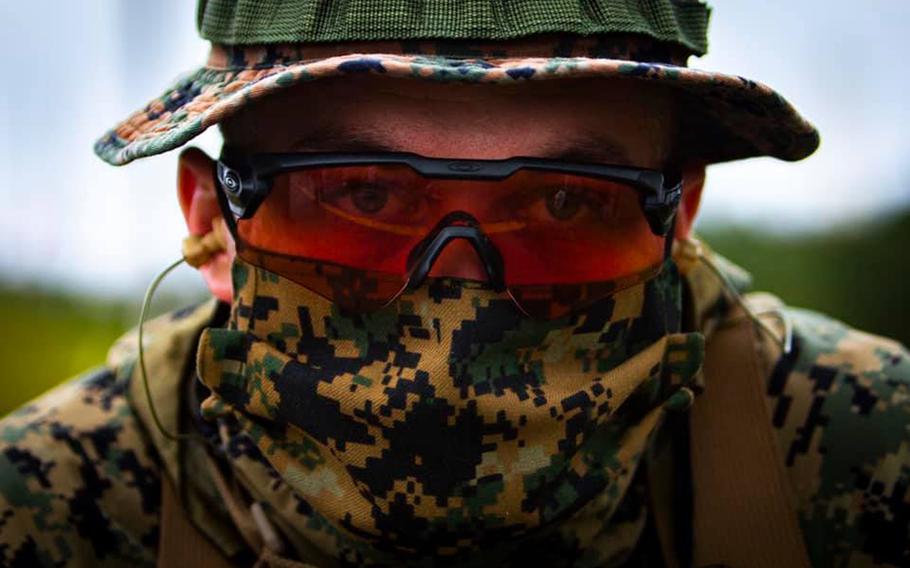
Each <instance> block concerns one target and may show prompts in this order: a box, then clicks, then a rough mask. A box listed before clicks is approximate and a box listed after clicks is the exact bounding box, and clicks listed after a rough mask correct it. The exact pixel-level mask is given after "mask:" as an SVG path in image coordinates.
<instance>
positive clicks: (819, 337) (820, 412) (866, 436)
mask: <svg viewBox="0 0 910 568" xmlns="http://www.w3.org/2000/svg"><path fill="white" fill-rule="evenodd" d="M711 278H712V275H711V274H710V273H709V272H708V271H707V270H706V269H704V268H703V267H700V266H698V265H696V266H693V267H688V269H687V270H686V271H685V279H686V281H687V283H688V284H689V288H690V289H691V291H692V292H693V293H694V294H693V296H692V297H691V298H690V300H691V302H689V303H691V305H690V306H687V311H688V312H690V313H691V314H699V315H700V317H698V318H697V320H698V321H699V325H700V327H701V328H702V329H705V330H709V329H711V328H712V327H713V324H716V322H717V321H719V320H720V319H721V318H722V317H723V314H724V312H725V308H724V306H728V305H729V300H728V299H727V298H726V297H725V296H724V295H722V294H719V293H715V292H716V291H717V290H718V288H717V287H716V286H712V285H710V282H711V281H712V280H711ZM714 282H715V283H716V280H714ZM696 283H701V286H700V287H699V286H697V285H696ZM703 292H704V293H703ZM749 301H750V304H751V305H752V306H753V308H754V309H756V310H758V311H762V312H763V313H764V314H765V315H764V316H763V318H765V319H767V321H768V322H778V321H779V318H778V317H777V316H775V315H773V312H772V311H771V308H774V309H777V308H781V306H780V304H779V303H777V302H776V301H771V300H769V299H768V298H766V297H758V296H750V297H749ZM769 306H770V308H769ZM784 313H785V314H786V315H787V316H788V317H789V318H790V319H791V321H792V323H793V331H794V349H793V351H792V352H791V353H790V354H789V355H786V356H782V355H781V354H780V351H779V349H778V347H777V346H776V344H775V343H773V342H772V341H770V340H769V339H768V338H765V339H764V340H763V341H762V343H761V345H758V346H757V349H758V350H759V354H760V355H761V356H762V358H763V360H764V361H765V362H766V364H767V369H768V376H769V378H768V399H767V400H768V404H769V408H770V409H771V411H772V416H773V426H774V428H775V429H776V432H777V434H778V440H779V442H780V448H781V450H782V454H783V455H784V456H785V458H786V460H787V466H788V472H789V474H790V478H791V480H792V489H793V494H794V498H795V500H796V501H795V502H796V504H797V510H798V514H799V517H800V522H801V524H802V527H803V530H804V536H805V539H806V543H807V546H808V549H809V552H810V556H811V558H812V561H813V564H814V565H815V566H866V565H872V563H873V562H877V563H878V564H876V565H884V566H902V565H907V554H908V534H907V533H908V517H907V505H906V500H907V496H906V488H907V485H908V476H910V451H908V446H907V444H908V440H907V436H908V426H910V417H908V412H910V406H908V397H907V388H908V381H910V367H908V366H910V363H908V353H907V351H906V349H905V348H904V347H902V346H900V345H898V344H896V343H893V342H891V341H888V340H884V339H881V338H878V337H874V336H870V335H867V334H863V333H859V332H856V331H854V330H850V329H849V328H847V327H846V326H844V325H843V324H840V323H838V322H834V321H832V320H830V319H827V318H824V317H822V316H819V315H816V314H811V313H808V312H803V311H799V310H791V309H784ZM213 317H214V316H213V303H209V304H207V305H204V306H200V307H198V308H196V309H193V310H186V311H183V312H179V313H176V314H169V315H166V316H163V317H162V318H159V319H158V320H156V321H154V322H150V324H148V328H147V333H148V337H149V343H148V350H147V356H148V357H149V359H148V363H149V367H150V373H151V378H152V387H153V392H152V396H153V398H154V399H155V400H156V401H157V402H158V408H159V412H160V413H161V414H162V417H163V420H164V422H165V425H166V426H167V427H168V428H170V429H171V430H177V429H178V428H182V429H187V428H189V427H190V426H189V424H191V420H189V419H188V418H187V417H184V419H183V420H182V421H181V420H179V419H178V418H179V417H178V410H179V408H180V406H179V403H178V401H180V400H182V401H187V400H188V396H189V395H184V390H183V389H181V388H180V386H179V385H180V383H181V377H184V376H186V374H185V371H186V370H187V369H188V368H189V369H192V365H191V364H189V365H188V363H187V362H188V360H190V359H191V358H192V353H193V350H194V346H195V345H196V343H197V342H198V337H199V334H200V333H201V332H202V330H203V328H205V327H206V326H208V325H210V324H211V323H212V322H213V321H214V322H215V323H216V324H217V323H218V322H219V321H223V319H221V318H220V317H215V319H214V320H213ZM418 334H420V332H418ZM276 339H278V338H276ZM708 341H710V335H709V336H708ZM349 348H350V349H352V350H354V349H357V344H356V342H351V343H350V345H349ZM668 360H669V359H668ZM360 388H361V387H360V386H358V389H360ZM707 388H710V378H709V382H708V385H707ZM141 394H142V393H141V385H140V384H139V380H138V375H137V374H136V371H135V335H132V336H130V337H128V338H126V339H124V340H123V341H122V342H121V343H118V346H117V347H115V349H114V350H113V352H112V357H111V360H110V362H109V368H108V369H107V370H104V371H101V372H98V373H95V374H92V375H89V376H87V377H84V378H81V379H79V380H77V381H74V382H71V383H67V384H65V385H63V386H61V387H59V388H58V389H56V390H55V391H52V392H51V393H49V394H47V395H45V396H44V397H42V398H41V399H39V400H38V401H36V402H35V403H32V404H30V405H28V406H26V407H24V408H23V409H21V410H19V411H18V412H16V413H14V414H12V415H10V416H8V417H6V418H5V419H4V420H3V421H2V422H0V565H4V566H6V565H11V566H35V565H42V566H54V565H65V564H67V562H69V564H71V565H108V566H119V565H124V564H127V563H129V564H134V565H137V566H141V565H152V564H153V563H154V557H155V549H156V545H157V535H158V531H159V527H158V514H159V507H160V504H159V499H160V485H159V483H160V479H161V476H162V475H163V474H166V475H168V476H169V477H171V478H172V479H174V480H175V481H176V483H177V484H178V487H179V492H180V493H182V494H184V495H185V496H186V502H187V505H188V507H189V509H190V513H191V517H192V518H193V519H194V520H196V522H197V523H198V524H199V525H200V527H201V529H202V530H203V531H204V532H206V533H207V534H209V535H210V536H211V538H212V539H213V541H214V542H216V543H217V544H218V545H219V546H220V547H222V549H223V550H225V552H226V553H227V554H228V555H229V556H231V557H233V558H235V559H242V558H244V552H243V551H244V548H245V545H244V544H243V541H242V539H241V538H240V536H239V535H238V534H237V533H236V531H234V530H233V529H232V528H231V527H232V525H231V522H230V520H229V518H228V515H227V512H226V511H225V509H224V506H223V504H222V503H220V500H219V499H218V497H217V495H216V494H214V493H213V490H212V489H211V486H212V482H211V479H210V477H209V476H208V475H207V474H206V469H205V468H204V467H198V464H196V463H195V462H194V460H196V459H197V458H196V457H194V453H193V452H192V451H188V449H189V448H191V447H192V445H188V444H180V445H178V444H175V443H172V442H168V441H167V440H165V439H164V438H163V437H162V436H161V435H160V434H159V433H157V432H156V431H155V430H154V427H153V426H152V425H151V422H150V419H149V414H148V407H147V404H146V403H145V400H144V398H143V397H142V396H141ZM265 400H268V398H266V399H265ZM695 404H697V399H696V402H695ZM216 406H217V405H216ZM208 410H209V412H211V411H213V410H215V409H213V408H209V409H208ZM216 413H217V412H216ZM222 420H223V421H224V423H225V424H226V426H227V427H225V428H221V431H222V432H221V435H223V436H224V438H223V439H222V440H221V441H218V440H217V438H218V434H217V433H213V432H215V431H206V430H204V429H203V430H202V434H203V435H204V436H206V437H208V438H209V439H210V440H213V446H214V447H215V448H217V449H218V450H219V451H223V452H224V454H223V455H224V456H226V459H227V460H228V461H229V462H230V464H231V466H232V470H233V471H234V472H235V473H236V474H237V475H238V479H239V480H240V481H241V483H242V484H243V485H244V486H246V487H248V488H255V489H256V490H257V492H256V497H257V498H259V499H262V500H263V501H264V502H265V505H266V510H267V511H268V513H269V516H270V518H272V520H273V521H274V523H275V525H276V526H277V527H279V529H280V530H281V531H282V532H283V533H284V534H285V536H286V538H287V539H288V541H289V542H290V544H291V549H292V550H294V551H298V552H299V553H301V554H302V555H304V554H305V555H306V559H308V560H309V561H310V562H312V563H314V564H315V565H318V566H332V565H337V564H338V562H337V561H334V560H333V559H332V558H331V557H330V556H327V555H325V554H323V553H322V552H320V551H322V550H332V549H335V548H336V547H337V548H340V546H339V543H342V542H348V543H355V544H352V546H351V548H350V549H348V551H347V553H346V554H347V556H345V557H346V558H347V559H348V560H356V559H366V558H367V557H369V558H372V559H374V560H376V561H379V562H381V561H382V559H383V558H384V557H383V555H382V553H379V552H377V551H375V550H374V549H373V548H372V547H371V548H369V549H367V548H361V547H360V545H358V544H356V543H358V542H363V541H362V540H358V539H352V538H350V536H349V535H348V532H347V531H346V529H344V528H341V529H339V528H338V527H337V526H336V525H335V524H334V523H333V522H332V519H330V518H328V517H326V516H322V515H321V514H320V513H318V512H316V511H315V510H313V508H312V504H311V503H310V501H309V500H307V499H306V498H305V497H304V496H303V495H301V494H298V492H297V491H295V490H294V488H292V486H291V484H290V483H289V482H288V481H286V480H285V479H284V478H283V477H282V476H281V475H280V474H278V472H277V471H276V470H275V469H274V468H273V467H272V465H271V463H270V461H269V460H268V459H266V456H264V455H263V453H262V451H261V450H260V449H259V446H257V444H256V443H255V441H254V439H253V438H251V437H250V436H246V435H240V434H239V433H238V432H237V429H238V428H239V426H240V425H239V423H238V422H236V421H234V420H233V419H232V418H231V417H230V416H226V417H225V418H224V419H222ZM608 423H609V421H608ZM262 424H263V425H264V426H265V425H267V424H268V421H265V420H264V421H263V422H262ZM178 446H179V447H180V448H182V451H180V452H178ZM325 482H326V480H325V479H317V480H313V482H312V485H315V486H318V485H319V484H320V483H321V484H323V487H325ZM296 483H297V484H298V486H299V484H300V480H296ZM305 484H306V482H304V485H305ZM615 489H618V485H615V484H614V485H609V486H608V490H607V491H604V492H602V493H601V494H600V495H599V497H598V499H597V500H595V501H594V502H592V505H591V506H590V507H589V508H586V509H583V510H582V511H580V512H579V513H576V515H577V518H581V519H584V520H583V521H582V522H581V523H578V524H575V525H573V524H571V523H565V524H563V525H562V526H561V527H560V528H561V529H562V530H558V531H555V532H554V533H551V534H547V535H534V538H530V539H528V540H526V541H524V543H523V544H525V545H527V546H520V547H518V548H519V550H518V551H517V552H516V553H515V556H512V557H511V558H509V560H511V561H512V562H513V564H515V565H517V564H522V563H523V564H529V563H531V564H538V563H540V562H547V561H550V560H552V561H554V562H555V561H557V560H558V561H560V562H562V563H563V564H573V563H574V565H585V564H589V565H594V564H597V563H600V564H601V565H607V566H610V565H620V564H621V559H622V558H625V557H626V555H627V554H628V547H629V546H630V544H629V543H633V542H634V541H635V539H636V538H637V536H636V535H638V534H639V531H640V527H641V525H642V523H643V522H644V520H643V518H644V517H645V515H646V507H645V502H646V495H645V494H644V491H645V485H644V484H643V483H641V482H640V480H638V479H636V476H635V475H633V476H632V480H631V482H630V483H629V484H628V489H627V490H626V492H625V495H624V496H621V498H620V499H619V504H618V505H615V509H614V505H611V506H607V507H604V508H603V509H599V510H601V511H607V512H609V511H611V510H612V511H613V513H612V516H609V515H602V514H601V515H598V514H597V513H592V515H591V516H590V517H587V518H585V517H584V515H583V514H582V513H585V512H592V511H594V510H598V505H596V504H597V503H598V502H599V500H601V499H603V500H604V501H607V502H610V503H616V501H617V495H615V494H611V491H612V490H615ZM404 493H406V494H407V488H406V487H405V490H404ZM592 518H593V519H595V520H596V522H591V519H592ZM304 521H305V522H304ZM289 522H290V523H293V524H294V526H293V527H291V526H289V525H288V523H289ZM298 522H300V523H302V524H299V525H298V524H296V523H298ZM585 530H588V531H593V532H599V533H600V542H603V543H613V544H614V545H615V546H616V549H613V550H610V549H608V548H607V547H604V548H603V549H601V550H598V551H597V552H596V553H595V552H592V550H591V549H587V550H586V549H584V548H583V547H582V546H581V542H582V540H584V539H586V538H590V534H586V533H585ZM573 534H574V535H575V539H576V540H575V545H576V547H577V548H575V549H574V551H573V552H571V553H569V554H566V548H565V547H566V546H567V545H568V544H569V543H570V540H569V539H570V538H571V537H569V535H573ZM557 552H558V553H560V554H562V556H559V557H554V556H555V555H556V553H557ZM548 553H551V554H553V555H554V556H548ZM246 554H247V556H246V558H247V559H249V553H246ZM358 555H361V556H358ZM600 555H602V556H600ZM501 559H502V558H501V557H499V556H497V555H496V554H491V555H490V556H489V560H490V561H491V562H493V563H496V562H498V561H499V560H501Z"/></svg>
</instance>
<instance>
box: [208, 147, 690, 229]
mask: <svg viewBox="0 0 910 568" xmlns="http://www.w3.org/2000/svg"><path fill="white" fill-rule="evenodd" d="M378 164H395V165H405V166H408V167H410V168H411V169H413V170H414V171H416V172H417V173H418V174H420V175H422V176H424V177H427V178H435V179H456V180H503V179H506V178H508V177H509V176H511V175H514V174H515V173H516V172H518V171H521V170H537V171H546V172H555V173H564V174H570V175H579V176H585V177H593V178H599V179H606V180H609V181H614V182H618V183H623V184H626V185H628V186H630V187H632V188H634V189H635V190H636V191H637V192H638V195H639V204H640V206H641V208H642V212H643V213H644V215H645V218H646V219H647V221H648V226H649V227H650V229H651V232H652V233H654V234H655V235H657V236H661V237H665V236H667V234H668V233H669V232H670V229H671V228H672V226H673V220H674V217H675V213H676V210H677V208H678V206H679V202H680V199H681V197H682V177H681V176H680V175H679V174H678V173H676V172H673V173H671V174H670V175H667V174H665V173H663V172H660V171H657V170H649V169H642V168H635V167H631V166H612V165H605V164H593V163H582V162H564V161H561V160H548V159H544V158H526V157H514V158H506V159H502V160H464V159H452V158H428V157H426V156H420V155H418V154H412V153H406V152H369V153H341V152H332V153H327V152H298V153H268V154H244V153H241V152H236V151H233V150H230V149H225V150H224V151H223V152H222V154H221V158H220V159H219V160H218V161H217V163H216V166H215V181H216V183H217V185H218V186H219V187H220V188H221V189H222V191H223V193H224V197H225V198H226V201H227V205H228V206H229V208H230V211H231V213H233V219H229V220H228V223H229V224H231V225H232V227H231V229H232V231H234V230H235V226H233V225H234V224H235V223H236V221H238V220H241V219H249V218H250V217H252V216H253V214H254V213H255V212H256V209H257V208H258V207H259V204H261V203H262V202H263V200H264V199H265V198H266V197H267V196H268V194H269V191H270V190H271V188H272V178H274V176H276V175H280V174H283V173H289V172H293V171H298V170H303V169H311V168H322V167H341V166H364V165H378Z"/></svg>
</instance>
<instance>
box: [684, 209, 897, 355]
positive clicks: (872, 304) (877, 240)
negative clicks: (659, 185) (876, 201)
mask: <svg viewBox="0 0 910 568" xmlns="http://www.w3.org/2000/svg"><path fill="white" fill-rule="evenodd" d="M700 234H701V237H702V239H704V240H705V241H706V242H707V243H708V244H709V245H711V247H712V248H713V249H714V250H715V251H717V252H719V253H720V254H722V255H724V256H726V257H727V258H729V259H730V260H732V261H734V262H736V263H737V264H739V265H740V266H742V267H743V268H745V269H747V270H748V271H749V272H750V273H751V274H752V277H753V279H754V280H753V286H752V289H753V290H765V291H768V292H772V293H774V294H776V295H777V296H779V297H780V298H782V299H783V300H784V301H785V302H786V303H787V304H788V305H791V306H798V307H801V308H808V309H812V310H815V311H818V312H822V313H825V314H827V315H829V316H832V317H835V318H837V319H839V320H841V321H843V322H846V323H847V324H849V325H850V326H852V327H855V328H857V329H861V330H863V331H867V332H870V333H875V334H877V335H884V336H887V337H891V338H893V339H897V340H899V341H900V342H902V343H903V344H904V345H910V285H908V283H910V262H908V259H910V254H908V252H907V247H908V246H910V210H907V211H903V212H901V213H899V214H896V215H893V216H891V217H887V218H883V219H877V220H876V221H875V222H867V223H861V224H856V225H854V226H849V227H839V228H837V229H834V230H831V231H827V232H823V233H815V234H808V235H801V236H799V235H798V236H794V235H784V234H780V235H774V234H766V233H759V232H755V231H753V230H746V229H742V228H714V229H710V230H702V231H700Z"/></svg>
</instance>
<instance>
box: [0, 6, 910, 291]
mask: <svg viewBox="0 0 910 568" xmlns="http://www.w3.org/2000/svg"><path fill="white" fill-rule="evenodd" d="M711 4H712V5H713V6H714V12H713V15H712V26H711V34H710V40H711V45H710V51H711V52H710V53H709V55H708V56H706V57H704V58H701V59H692V60H691V62H690V64H691V65H692V66H693V67H701V68H706V69H712V70H720V71H727V72H731V73H735V74H738V75H744V76H746V77H749V78H752V79H757V80H759V81H761V82H764V83H768V84H770V85H772V86H774V87H775V88H776V89H778V90H779V91H780V92H781V93H782V94H784V95H785V96H786V97H787V98H788V99H789V100H790V101H791V102H793V103H794V104H795V105H796V107H797V108H799V109H800V110H801V112H802V113H803V114H804V115H805V116H806V117H807V118H809V119H810V120H811V121H813V122H814V123H815V124H816V125H817V126H818V127H819V128H820V130H821V132H822V147H821V149H820V150H819V151H818V152H817V153H816V154H815V155H814V156H813V157H811V158H809V159H808V160H805V161H803V162H800V163H796V164H789V163H783V162H778V161H775V160H772V159H754V160H748V161H744V162H738V163H735V164H729V165H720V166H714V167H712V168H711V169H710V170H709V176H708V178H709V181H708V186H707V189H706V196H705V202H704V206H703V212H702V213H703V214H702V219H701V222H702V223H705V224H707V223H717V222H722V221H724V222H727V221H733V222H738V223H746V224H759V225H763V226H767V227H773V228H774V229H775V230H778V231H790V230H813V229H818V228H824V227H829V226H836V225H844V224H850V223H853V222H856V220H857V219H866V218H869V217H870V216H875V215H881V214H885V213H887V212H889V211H892V210H896V209H899V208H901V207H906V206H908V205H910V165H908V158H910V108H908V104H907V96H908V87H910V73H908V72H907V68H908V66H907V63H906V57H907V54H908V53H910V34H908V33H907V29H908V27H910V2H908V1H907V0H866V1H864V2H862V3H857V2H849V3H848V2H843V1H832V0H801V1H799V2H794V1H793V0H765V1H763V2H756V1H754V0H718V1H717V2H716V3H711ZM194 11H195V8H194V2H192V1H191V0H155V2H141V1H127V0H119V1H117V0H80V2H64V1H60V0H58V1H55V2H51V1H49V0H31V1H29V2H0V64H2V68H3V70H4V75H3V79H2V80H0V81H2V86H3V88H2V89H0V180H2V181H0V199H2V204H3V205H2V207H0V243H2V244H3V246H2V247H0V280H5V281H16V282H38V283H42V284H53V283H58V284H61V285H64V286H67V287H74V288H77V289H79V290H83V291H92V292H94V293H97V294H108V293H117V294H135V293H136V292H137V290H141V289H143V288H144V287H145V285H146V283H147V282H148V280H150V279H151V277H152V276H153V275H154V274H155V273H156V272H157V271H158V270H159V269H160V268H162V267H163V266H165V265H166V264H167V263H168V262H169V261H170V260H171V259H174V258H176V257H177V256H178V255H179V251H180V241H181V238H182V236H183V234H184V232H185V231H184V228H183V223H182V219H181V217H180V213H179V209H178V206H177V200H176V198H175V187H174V172H175V160H176V153H171V154H167V155H164V156H158V157H154V158H150V159H147V160H142V161H139V162H136V163H134V164H132V165H130V166H127V167H125V168H114V167H111V166H107V165H106V164H104V163H102V162H101V161H100V160H98V159H97V158H95V157H94V155H93V154H92V151H91V146H92V143H93V142H94V140H95V138H97V137H98V136H100V135H101V134H102V133H103V132H104V131H105V130H106V129H108V128H109V127H111V126H112V125H113V124H115V123H116V122H117V121H118V120H120V119H122V118H124V117H125V116H127V115H128V114H129V113H130V112H132V111H134V110H135V109H137V108H139V107H141V106H142V105H144V104H145V103H146V102H147V101H148V100H149V99H150V98H152V97H154V96H156V95H157V94H159V93H160V92H161V91H162V90H163V89H165V88H166V87H167V86H169V84H170V83H171V82H172V80H173V79H174V78H175V77H176V76H177V75H179V74H180V73H182V72H185V71H188V70H191V69H192V68H193V67H194V66H196V65H198V64H201V63H202V62H203V61H204V58H205V54H206V51H207V44H206V43H205V42H203V41H202V40H201V39H199V38H198V37H197V36H196V30H195V28H194ZM197 144H198V145H201V146H202V147H203V148H204V149H206V150H207V151H208V152H209V153H210V154H217V151H218V147H219V141H218V137H217V135H216V134H214V132H210V133H208V134H206V135H204V136H203V137H202V139H201V140H199V142H198V143H197ZM170 286H173V287H174V288H179V287H187V286H198V278H197V277H196V276H195V275H194V274H192V273H191V271H190V270H189V269H186V270H184V271H183V272H182V274H179V275H177V277H176V278H175V281H174V282H172V283H171V284H170Z"/></svg>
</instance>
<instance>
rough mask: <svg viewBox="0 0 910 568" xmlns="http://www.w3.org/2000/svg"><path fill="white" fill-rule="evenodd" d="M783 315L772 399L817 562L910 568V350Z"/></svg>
mask: <svg viewBox="0 0 910 568" xmlns="http://www.w3.org/2000/svg"><path fill="white" fill-rule="evenodd" d="M776 312H777V315H775V317H776V318H777V317H778V316H782V318H778V319H781V320H782V321H785V322H788V323H789V324H790V325H791V326H792V337H793V341H792V350H791V351H790V353H788V354H780V352H777V356H776V357H775V360H773V361H771V362H770V365H769V368H770V376H769V379H768V385H767V395H768V403H769V409H770V412H771V419H772V423H773V426H774V428H775V430H776V432H777V438H778V441H779V443H780V448H781V450H782V452H783V457H784V460H785V462H786V465H787V468H788V472H789V475H790V479H791V483H792V488H793V491H794V493H795V497H796V500H797V505H798V507H797V508H798V512H799V515H800V522H801V524H802V526H803V530H804V534H805V536H806V540H807V545H808V547H809V550H810V555H811V556H812V560H813V564H815V565H817V566H818V565H822V566H828V565H835V564H843V565H846V564H850V565H854V564H868V563H871V562H876V563H882V564H886V565H899V566H904V565H907V563H908V562H910V540H908V539H910V502H908V501H910V499H908V498H910V494H908V493H907V490H908V487H910V354H908V351H907V349H906V348H905V347H904V346H902V345H901V344H899V343H897V342H895V341H891V340H889V339H885V338H882V337H878V336H875V335H871V334H868V333H863V332H861V331H857V330H855V329H852V328H850V327H849V326H847V325H845V324H843V323H841V322H839V321H836V320H834V319H832V318H829V317H826V316H824V315H821V314H817V313H814V312H810V311H806V310H800V309H794V308H787V307H783V306H780V307H779V308H778V309H777V310H776ZM768 351H769V352H773V350H768Z"/></svg>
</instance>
